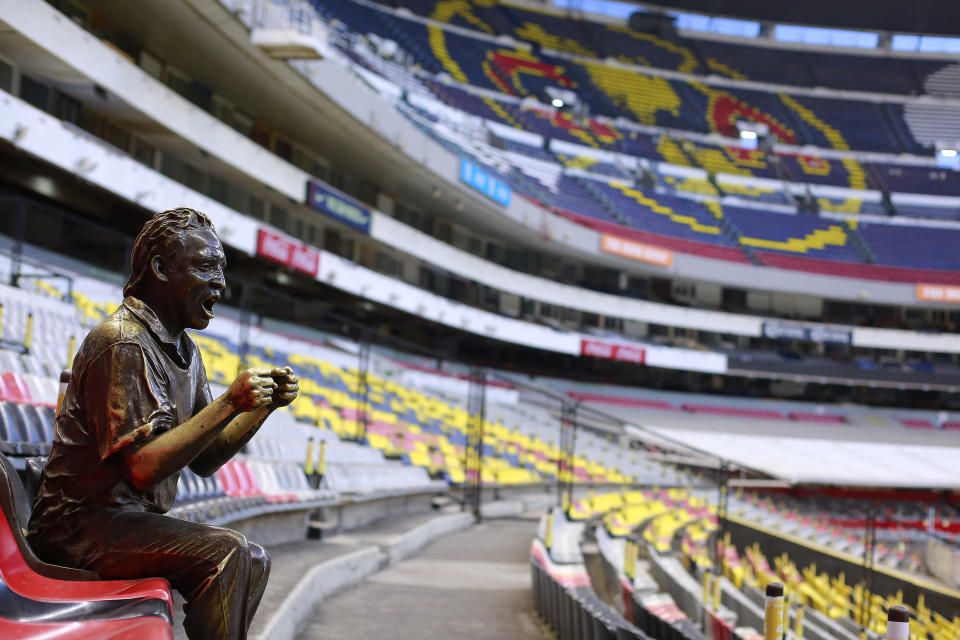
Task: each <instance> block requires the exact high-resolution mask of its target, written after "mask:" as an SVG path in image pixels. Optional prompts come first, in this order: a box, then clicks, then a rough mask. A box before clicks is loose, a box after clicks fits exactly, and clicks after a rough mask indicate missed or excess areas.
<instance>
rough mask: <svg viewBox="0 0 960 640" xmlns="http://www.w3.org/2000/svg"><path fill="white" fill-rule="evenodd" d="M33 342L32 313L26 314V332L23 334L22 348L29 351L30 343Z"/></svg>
mask: <svg viewBox="0 0 960 640" xmlns="http://www.w3.org/2000/svg"><path fill="white" fill-rule="evenodd" d="M32 343H33V314H32V313H28V314H27V332H26V334H25V335H24V336H23V348H24V349H26V350H27V351H30V345H31V344H32Z"/></svg>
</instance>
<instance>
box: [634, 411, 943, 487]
mask: <svg viewBox="0 0 960 640" xmlns="http://www.w3.org/2000/svg"><path fill="white" fill-rule="evenodd" d="M627 431H628V433H630V434H631V435H633V436H635V437H638V438H642V439H646V440H650V436H651V434H652V435H653V440H654V441H657V440H660V443H661V444H667V443H677V444H680V445H682V446H685V447H689V448H690V449H692V450H694V451H696V452H699V453H701V454H704V455H707V456H712V457H714V458H719V459H721V460H727V461H729V462H731V463H733V464H735V465H737V466H739V467H743V468H745V469H750V470H753V471H757V472H760V473H762V474H764V475H767V476H770V477H772V478H775V479H777V480H781V481H783V482H786V483H789V484H791V485H830V486H840V487H884V488H898V489H947V490H958V489H960V447H956V446H948V445H930V444H916V443H902V442H878V441H867V440H837V439H831V438H824V437H802V436H790V435H785V434H782V433H780V434H775V435H766V434H757V433H724V432H718V431H708V430H702V429H682V428H673V427H658V426H651V425H645V426H644V427H643V428H642V429H640V428H635V427H627ZM868 436H869V432H867V433H864V437H868Z"/></svg>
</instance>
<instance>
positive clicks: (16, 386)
mask: <svg viewBox="0 0 960 640" xmlns="http://www.w3.org/2000/svg"><path fill="white" fill-rule="evenodd" d="M0 400H7V401H9V402H17V403H21V404H29V403H30V401H31V400H30V389H28V388H27V383H26V382H25V381H24V379H23V378H21V377H20V374H17V373H13V372H11V371H5V372H3V373H0Z"/></svg>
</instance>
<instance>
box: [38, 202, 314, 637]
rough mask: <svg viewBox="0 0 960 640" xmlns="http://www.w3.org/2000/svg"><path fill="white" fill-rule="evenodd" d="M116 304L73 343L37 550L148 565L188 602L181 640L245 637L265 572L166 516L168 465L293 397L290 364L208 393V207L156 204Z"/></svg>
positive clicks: (130, 570)
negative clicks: (204, 340) (196, 334)
mask: <svg viewBox="0 0 960 640" xmlns="http://www.w3.org/2000/svg"><path fill="white" fill-rule="evenodd" d="M131 262H132V267H131V274H130V279H129V280H128V281H127V284H126V286H125V287H124V290H123V294H124V296H125V297H124V301H123V305H122V306H121V307H120V308H119V309H118V310H117V311H116V312H115V313H114V314H113V315H111V316H110V317H109V318H107V319H106V320H104V321H103V322H101V323H100V324H99V325H97V326H96V327H95V328H94V329H93V330H92V331H91V332H90V333H89V335H88V336H87V337H86V339H85V340H84V341H83V344H82V345H81V347H80V350H79V352H78V353H77V355H76V358H75V360H74V367H73V374H72V376H71V379H70V384H69V386H68V387H67V391H66V396H65V397H64V399H63V404H62V406H61V408H60V411H59V413H58V414H57V421H56V435H55V437H54V442H53V449H52V451H51V453H50V458H49V461H48V462H47V465H46V468H45V469H44V472H43V477H42V479H41V482H40V489H39V492H38V494H37V498H36V502H35V505H34V510H33V516H32V517H31V519H30V528H29V541H30V543H31V545H32V546H33V548H34V550H35V551H36V552H37V553H38V555H40V556H41V557H42V558H43V559H44V560H46V561H48V562H51V563H56V564H62V565H66V566H69V567H77V568H83V569H90V570H92V571H95V572H96V573H97V574H98V575H99V576H100V577H101V578H105V579H111V578H112V579H124V578H140V577H151V576H158V577H163V578H166V579H167V580H169V581H170V583H171V584H172V585H173V587H174V588H175V589H177V590H178V591H179V592H180V593H181V594H182V595H183V596H184V598H185V599H186V600H187V604H186V605H185V606H184V611H185V612H186V619H185V621H184V627H185V629H186V632H187V635H188V637H190V638H191V640H196V639H199V638H204V639H210V640H213V639H217V640H226V639H234V638H246V636H247V628H248V627H249V625H250V621H251V620H252V619H253V614H254V613H255V612H256V609H257V605H258V604H259V603H260V598H261V596H262V595H263V591H264V588H265V587H266V584H267V576H268V574H269V572H270V558H269V557H268V556H267V553H266V551H264V549H263V548H262V547H260V546H259V545H257V544H254V543H252V542H248V541H247V539H246V538H245V537H244V536H242V535H240V534H239V533H237V532H235V531H231V530H230V529H223V528H219V527H212V526H209V525H204V524H197V523H192V522H187V521H184V520H179V519H177V518H173V517H170V516H167V515H164V514H165V513H166V512H167V511H168V510H169V509H170V507H171V506H172V505H173V501H174V498H175V497H176V493H177V480H178V478H179V476H180V469H182V468H183V467H184V466H187V465H189V466H190V468H191V469H193V470H194V471H195V472H197V473H198V474H200V475H203V476H209V475H211V474H213V473H214V472H215V471H216V470H217V469H218V468H219V467H220V465H222V464H223V463H224V462H226V461H227V460H229V459H230V458H231V457H233V455H234V454H236V453H237V451H239V450H240V448H241V447H243V445H244V444H245V443H246V442H247V441H248V440H250V438H251V437H253V435H254V434H255V433H256V432H257V430H258V429H259V428H260V425H262V424H263V422H264V420H265V419H266V418H267V416H269V415H270V413H271V412H272V411H273V410H274V409H276V408H278V407H282V406H285V405H288V404H290V403H291V402H292V401H293V400H294V398H296V396H297V391H298V384H297V376H295V375H294V374H293V370H292V369H290V368H289V367H284V368H276V369H248V370H246V371H243V372H242V373H241V374H240V375H238V376H237V378H236V380H234V381H233V383H232V384H231V385H230V388H229V389H228V390H227V391H226V393H224V394H223V395H222V396H220V397H219V398H217V399H215V400H213V399H212V398H211V395H210V389H209V386H208V385H207V375H206V370H205V369H204V366H203V362H202V361H201V359H200V352H199V350H198V349H197V345H196V343H195V342H194V341H193V339H191V338H190V336H189V335H187V333H186V332H185V329H204V328H206V326H207V325H208V324H209V323H210V320H211V319H212V318H213V317H214V313H213V307H214V305H215V304H216V303H217V301H218V300H219V299H220V297H221V295H222V294H223V291H224V289H225V286H226V285H225V282H224V275H223V271H224V268H225V266H226V260H225V258H224V253H223V247H222V246H221V245H220V241H219V240H218V238H217V235H216V232H215V230H214V228H213V224H212V223H211V222H210V219H209V218H208V217H207V216H206V215H204V214H203V213H200V212H198V211H194V210H192V209H186V208H180V209H173V210H170V211H165V212H163V213H158V214H157V215H155V216H153V218H151V219H150V220H149V221H148V222H147V223H146V224H145V225H144V227H143V229H142V230H141V231H140V234H139V235H138V236H137V239H136V243H135V244H134V248H133V256H132V260H131Z"/></svg>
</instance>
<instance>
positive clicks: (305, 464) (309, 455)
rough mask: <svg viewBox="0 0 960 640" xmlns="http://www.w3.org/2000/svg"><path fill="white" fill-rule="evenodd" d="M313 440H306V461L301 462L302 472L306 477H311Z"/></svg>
mask: <svg viewBox="0 0 960 640" xmlns="http://www.w3.org/2000/svg"><path fill="white" fill-rule="evenodd" d="M313 447H314V442H313V438H307V459H306V460H304V462H303V472H304V473H305V474H307V475H308V476H312V475H313Z"/></svg>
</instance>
